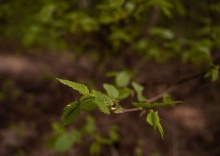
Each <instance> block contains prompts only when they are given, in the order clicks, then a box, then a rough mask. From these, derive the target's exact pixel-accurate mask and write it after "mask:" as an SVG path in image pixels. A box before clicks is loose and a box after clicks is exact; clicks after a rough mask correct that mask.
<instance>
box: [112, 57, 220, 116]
mask: <svg viewBox="0 0 220 156" xmlns="http://www.w3.org/2000/svg"><path fill="white" fill-rule="evenodd" d="M213 62H214V63H215V65H220V58H217V59H216V60H215V61H213ZM210 68H212V67H210ZM210 68H209V69H207V70H205V71H203V72H200V73H198V74H195V75H191V76H188V77H186V78H183V79H180V80H178V81H176V82H174V83H172V84H171V85H170V86H169V87H168V88H166V89H165V90H164V91H162V92H161V93H159V94H158V95H156V96H154V97H152V98H150V99H148V100H147V102H149V103H152V102H155V101H157V100H159V99H161V98H163V96H164V95H165V94H167V93H170V92H172V91H173V90H175V89H176V88H178V87H179V86H180V85H182V84H185V83H187V82H189V81H191V80H195V79H199V78H204V75H205V73H206V72H208V71H209V70H210ZM142 110H143V108H141V107H138V108H131V109H123V110H122V111H120V112H117V113H127V112H134V111H142ZM117 113H116V114H117Z"/></svg>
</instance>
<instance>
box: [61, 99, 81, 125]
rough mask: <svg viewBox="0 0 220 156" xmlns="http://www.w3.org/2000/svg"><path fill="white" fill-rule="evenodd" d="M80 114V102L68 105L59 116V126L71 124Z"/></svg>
mask: <svg viewBox="0 0 220 156" xmlns="http://www.w3.org/2000/svg"><path fill="white" fill-rule="evenodd" d="M79 113H80V102H78V101H75V102H73V103H70V104H68V105H67V106H66V107H65V108H64V112H63V114H62V116H61V119H60V120H61V125H62V126H66V125H69V124H71V123H73V122H74V121H75V120H76V118H77V117H78V116H79Z"/></svg>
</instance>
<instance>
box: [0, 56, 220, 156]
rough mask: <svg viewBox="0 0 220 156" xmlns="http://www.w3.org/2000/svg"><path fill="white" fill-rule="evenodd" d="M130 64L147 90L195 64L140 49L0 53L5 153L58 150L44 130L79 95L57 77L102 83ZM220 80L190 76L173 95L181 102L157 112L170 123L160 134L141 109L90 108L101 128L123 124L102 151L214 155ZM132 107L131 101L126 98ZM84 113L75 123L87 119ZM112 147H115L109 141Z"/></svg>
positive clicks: (48, 154) (0, 135)
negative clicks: (108, 111)
mask: <svg viewBox="0 0 220 156" xmlns="http://www.w3.org/2000/svg"><path fill="white" fill-rule="evenodd" d="M125 68H127V69H130V70H132V71H136V74H135V75H136V76H135V80H136V81H138V82H139V83H141V84H143V85H144V86H145V88H146V89H145V91H144V93H145V95H146V96H147V97H153V96H155V95H156V94H158V93H159V92H161V91H162V90H164V89H165V88H166V86H167V84H168V83H170V82H173V81H175V80H178V79H181V78H183V77H186V76H188V75H192V74H193V73H196V72H198V69H196V68H195V67H193V66H192V65H189V64H188V65H187V64H185V65H182V64H180V63H178V61H175V60H172V61H170V62H167V63H161V64H155V63H153V62H148V63H145V62H142V61H140V59H139V57H138V56H117V57H116V58H106V59H105V60H104V61H103V62H99V61H96V60H95V59H94V58H91V57H89V56H74V55H72V54H70V53H45V54H44V55H43V54H40V55H33V54H32V55H31V54H28V55H25V56H24V55H23V56H19V57H18V56H17V57H16V56H15V55H12V54H6V53H2V54H1V55H0V88H1V89H0V107H1V109H0V147H1V148H0V155H2V156H23V155H25V156H26V155H27V156H39V155H41V156H60V155H62V154H59V153H56V152H55V151H53V150H51V149H47V148H46V147H45V140H46V139H45V138H47V137H48V136H50V135H51V134H52V133H53V132H52V128H51V123H53V122H58V121H59V117H60V115H61V113H62V109H63V108H64V106H65V105H66V104H67V103H69V102H71V101H73V100H75V97H76V96H77V95H75V92H74V91H72V90H71V89H69V88H68V87H66V86H63V85H61V84H59V83H58V82H57V81H56V80H55V78H56V77H60V78H64V79H69V80H72V81H76V82H81V83H85V84H88V85H90V86H97V88H99V89H101V84H102V83H103V82H111V79H109V78H106V77H105V74H106V73H105V72H106V71H113V70H123V69H125ZM219 91H220V83H219V81H218V82H215V83H211V82H209V81H207V80H204V79H199V80H193V81H190V82H188V83H186V84H184V85H182V86H180V87H179V88H177V89H176V90H174V91H173V92H172V93H171V95H172V98H173V99H175V100H181V101H184V104H181V105H178V106H175V107H172V108H160V109H159V115H160V117H161V119H162V121H161V123H162V125H163V127H164V131H165V139H164V140H162V139H161V138H160V136H159V135H158V134H155V133H154V130H153V129H152V128H151V127H150V126H148V125H147V124H146V122H145V118H144V117H141V118H140V117H139V112H131V113H126V114H119V115H112V116H105V115H104V114H102V113H100V112H99V111H95V112H92V115H93V116H94V117H95V118H96V119H97V125H98V128H99V131H100V133H103V134H104V135H105V133H106V132H107V130H108V128H109V126H110V125H112V124H116V125H119V126H120V129H119V134H120V137H121V139H120V141H119V142H118V143H117V144H115V145H113V146H112V147H110V146H104V147H103V150H102V154H101V155H103V156H104V155H105V156H108V155H112V156H134V155H135V154H134V150H135V147H137V146H138V144H139V142H142V143H141V145H140V147H141V149H142V150H143V155H144V156H148V155H149V156H195V155H201V156H215V155H216V156H217V155H218V154H219V153H220V125H219V123H220V115H219V113H220V105H219V104H220V96H219ZM123 105H124V107H129V104H127V103H126V104H123ZM85 116H86V113H83V114H81V115H80V117H79V119H78V120H77V121H76V125H73V128H77V125H79V124H80V122H81V121H83V120H84V119H85ZM90 144H91V140H84V141H82V143H80V144H77V145H75V146H74V147H73V148H72V149H71V150H70V152H69V153H68V154H66V155H77V156H80V155H82V156H84V155H85V156H87V155H89V154H88V153H89V151H88V148H89V145H90ZM112 148H113V149H114V152H111V149H112Z"/></svg>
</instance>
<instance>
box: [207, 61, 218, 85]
mask: <svg viewBox="0 0 220 156" xmlns="http://www.w3.org/2000/svg"><path fill="white" fill-rule="evenodd" d="M218 75H219V66H215V65H213V66H212V68H211V69H210V70H209V71H208V72H207V73H206V74H205V78H209V77H210V78H211V80H212V81H213V82H214V81H216V80H218Z"/></svg>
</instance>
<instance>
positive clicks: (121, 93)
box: [118, 88, 132, 100]
mask: <svg viewBox="0 0 220 156" xmlns="http://www.w3.org/2000/svg"><path fill="white" fill-rule="evenodd" d="M131 93H132V91H131V90H130V89H128V88H123V89H120V90H119V97H118V99H119V100H122V99H125V98H127V97H128V96H129V95H131Z"/></svg>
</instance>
